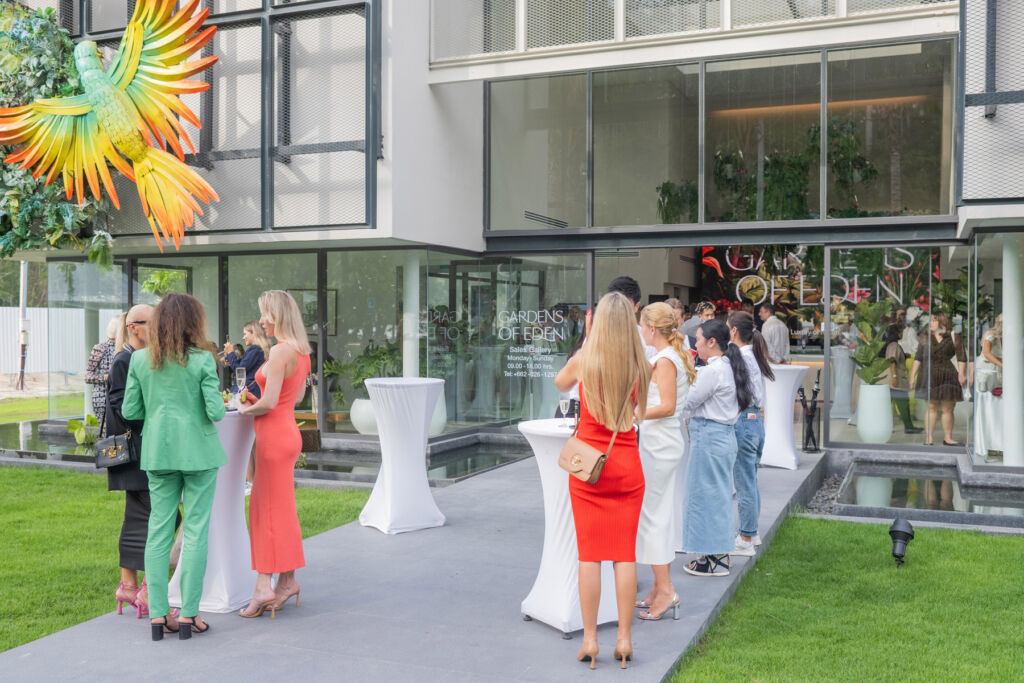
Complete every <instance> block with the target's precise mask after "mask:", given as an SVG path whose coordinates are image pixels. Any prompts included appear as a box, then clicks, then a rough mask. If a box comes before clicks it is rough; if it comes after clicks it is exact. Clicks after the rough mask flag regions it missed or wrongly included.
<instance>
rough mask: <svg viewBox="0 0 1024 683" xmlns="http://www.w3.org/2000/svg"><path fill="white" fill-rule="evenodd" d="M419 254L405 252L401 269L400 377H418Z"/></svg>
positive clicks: (413, 251) (415, 250)
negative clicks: (403, 266) (403, 264)
mask: <svg viewBox="0 0 1024 683" xmlns="http://www.w3.org/2000/svg"><path fill="white" fill-rule="evenodd" d="M420 254H421V252H420V251H419V250H418V249H412V250H410V251H408V252H406V255H405V268H403V269H402V377H419V376H420Z"/></svg>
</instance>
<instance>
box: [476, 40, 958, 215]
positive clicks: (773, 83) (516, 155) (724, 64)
mask: <svg viewBox="0 0 1024 683" xmlns="http://www.w3.org/2000/svg"><path fill="white" fill-rule="evenodd" d="M953 54H954V42H953V41H952V40H948V39H943V40H930V41H922V42H915V43H907V44H894V45H879V46H872V47H862V48H856V49H842V50H819V51H814V52H807V53H800V54H790V55H773V56H766V57H756V58H747V59H733V60H725V61H706V62H704V63H703V64H701V63H696V64H678V65H662V66H651V67H643V68H635V69H624V70H617V71H595V72H592V73H591V74H589V76H588V74H573V75H559V76H546V77H536V78H529V79H521V80H507V81H494V82H491V83H489V85H488V87H489V93H490V97H489V108H488V113H487V116H488V122H487V123H488V130H489V140H488V145H489V147H488V169H487V172H488V187H487V193H488V206H489V210H488V224H487V229H488V230H491V231H504V230H546V229H559V228H578V227H599V228H601V227H616V226H646V225H657V224H687V223H691V224H692V223H699V222H705V223H710V222H753V221H783V220H790V221H792V220H803V221H808V220H818V221H822V222H823V223H824V222H825V221H826V219H827V218H833V219H839V218H867V217H877V216H911V215H949V214H950V213H951V212H952V192H951V187H952V177H953V163H952V156H953V154H952V152H953V140H954V136H953V106H952V105H953V101H954V94H955V88H954V82H953ZM823 67H824V68H823ZM702 69H703V71H704V78H703V81H704V85H703V90H701V75H700V72H701V70H702ZM588 78H589V90H588ZM823 91H824V93H825V94H826V95H827V100H826V101H825V102H822V94H823ZM702 102H703V107H704V116H703V125H701V103H702ZM588 104H589V106H588ZM823 125H824V131H825V134H824V139H823V136H822V127H823ZM588 136H589V137H588ZM701 149H703V152H704V158H703V159H701V158H700V153H701ZM701 167H703V168H701ZM702 170H703V178H701V171H702ZM823 184H824V187H822V185H823Z"/></svg>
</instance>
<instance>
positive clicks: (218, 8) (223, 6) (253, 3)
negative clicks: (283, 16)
mask: <svg viewBox="0 0 1024 683" xmlns="http://www.w3.org/2000/svg"><path fill="white" fill-rule="evenodd" d="M202 6H203V7H209V8H210V15H211V16H212V15H217V14H226V13H228V12H239V11H242V10H249V9H260V8H261V7H263V0H204V3H203V5H202Z"/></svg>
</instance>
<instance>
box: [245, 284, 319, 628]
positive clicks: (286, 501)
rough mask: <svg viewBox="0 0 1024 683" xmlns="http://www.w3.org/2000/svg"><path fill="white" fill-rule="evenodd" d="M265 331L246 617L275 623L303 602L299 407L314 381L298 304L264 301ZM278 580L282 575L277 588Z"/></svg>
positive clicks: (249, 410) (277, 297)
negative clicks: (290, 605)
mask: <svg viewBox="0 0 1024 683" xmlns="http://www.w3.org/2000/svg"><path fill="white" fill-rule="evenodd" d="M259 306H260V325H261V326H262V327H263V329H264V330H266V333H267V336H268V337H276V338H277V344H275V345H274V346H273V347H271V349H270V358H269V359H268V360H267V362H266V363H264V364H263V366H262V367H261V368H260V369H259V370H257V371H256V381H257V383H258V384H259V387H260V391H261V397H260V399H259V400H258V401H256V402H255V403H252V404H249V405H243V406H242V407H241V408H239V411H238V412H240V413H241V414H243V415H252V416H254V417H255V429H256V476H255V478H254V480H253V487H252V495H251V496H250V497H249V543H250V546H251V548H252V568H253V569H255V570H256V572H257V573H258V576H257V578H256V590H255V591H254V592H253V596H252V601H251V602H250V603H249V606H248V607H246V608H245V609H243V610H241V611H240V612H239V613H238V614H239V616H242V617H247V618H249V617H258V616H261V615H262V614H263V612H264V611H266V610H267V609H269V610H270V614H271V616H272V617H273V616H275V613H276V611H277V610H279V609H281V608H282V607H284V604H285V603H286V602H287V601H288V600H289V598H291V597H292V596H293V595H294V596H295V606H296V607H298V606H299V583H298V582H297V581H296V580H295V570H296V569H299V568H300V567H304V566H305V565H306V562H305V558H304V557H303V554H302V529H301V528H299V516H298V514H297V512H296V511H295V461H296V460H298V459H299V450H300V449H301V447H302V438H301V437H300V436H299V428H298V425H297V424H296V422H295V404H296V403H298V402H299V401H300V400H302V396H303V394H304V393H305V387H306V377H307V376H308V375H309V353H310V347H309V341H308V340H307V338H306V328H305V325H304V324H303V322H302V316H301V314H300V313H299V307H298V305H297V304H296V303H295V300H294V299H293V298H292V297H291V295H290V294H288V293H287V292H284V291H281V290H279V289H275V290H271V291H269V292H264V293H263V294H261V295H260V299H259ZM274 574H280V576H279V577H278V580H277V587H276V589H275V588H271V586H270V581H271V578H272V577H273V575H274Z"/></svg>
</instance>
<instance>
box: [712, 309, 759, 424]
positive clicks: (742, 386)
mask: <svg viewBox="0 0 1024 683" xmlns="http://www.w3.org/2000/svg"><path fill="white" fill-rule="evenodd" d="M747 315H748V316H749V315H750V314H749V313H748V314H747ZM700 331H701V333H702V334H703V335H704V338H705V339H714V340H715V343H717V344H718V347H719V348H720V349H722V355H724V356H725V357H726V358H728V359H729V367H731V368H732V379H733V382H734V383H735V384H736V403H737V405H739V408H740V410H741V411H742V410H746V409H747V408H749V407H750V404H751V403H753V400H754V397H753V394H752V393H751V391H750V373H749V372H747V364H746V362H745V361H744V360H743V356H742V355H740V349H739V347H737V346H735V345H733V344H730V343H729V328H728V327H726V326H725V323H723V322H722V321H721V320H708V321H707V322H704V323H701V326H700Z"/></svg>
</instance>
